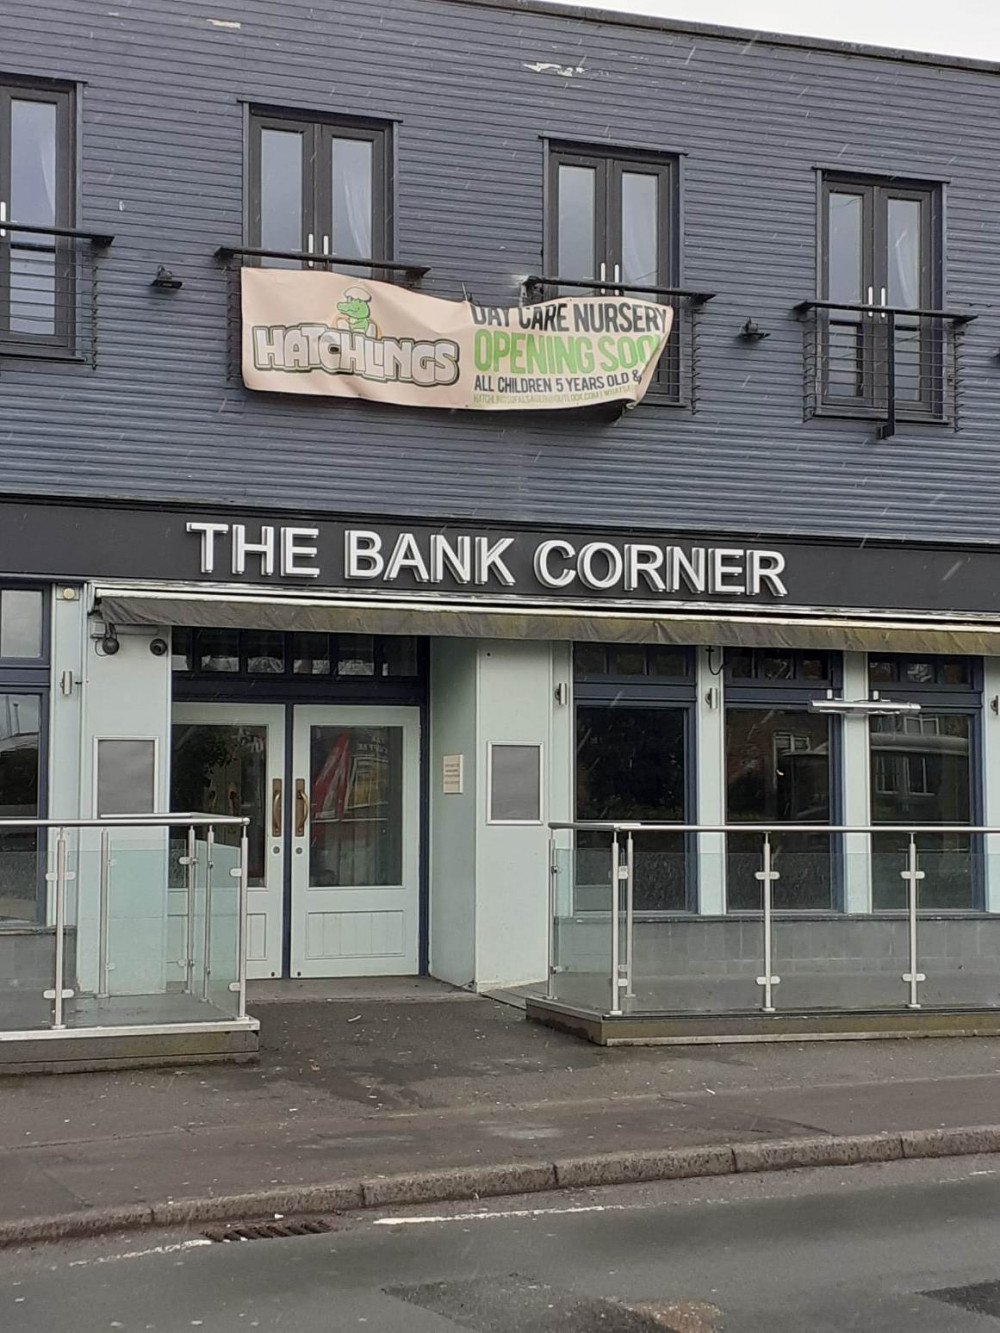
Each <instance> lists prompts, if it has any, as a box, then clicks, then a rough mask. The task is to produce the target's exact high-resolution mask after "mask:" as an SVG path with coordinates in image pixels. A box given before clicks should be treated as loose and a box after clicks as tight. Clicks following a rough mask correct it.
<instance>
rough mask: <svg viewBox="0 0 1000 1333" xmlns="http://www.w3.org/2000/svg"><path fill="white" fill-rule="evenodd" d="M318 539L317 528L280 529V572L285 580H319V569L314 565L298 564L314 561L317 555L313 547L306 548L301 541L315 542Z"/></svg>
mask: <svg viewBox="0 0 1000 1333" xmlns="http://www.w3.org/2000/svg"><path fill="white" fill-rule="evenodd" d="M318 537H319V528H282V529H281V572H282V574H283V575H284V576H285V577H286V578H289V577H298V578H306V579H318V578H319V569H318V568H317V566H316V565H304V564H301V563H300V562H301V561H303V560H315V559H316V556H317V554H318V551H317V548H316V547H315V546H313V545H309V546H306V545H304V544H303V540H301V539H304V540H305V541H309V542H315V541H316V540H317V539H318Z"/></svg>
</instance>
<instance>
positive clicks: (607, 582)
mask: <svg viewBox="0 0 1000 1333" xmlns="http://www.w3.org/2000/svg"><path fill="white" fill-rule="evenodd" d="M595 556H601V557H602V558H603V559H604V560H606V561H607V566H608V567H607V572H606V573H605V574H602V575H600V576H598V575H597V574H595V573H594V557H595ZM623 564H624V562H623V560H622V553H621V551H619V549H618V547H617V546H612V545H611V543H610V542H588V543H587V545H586V546H584V547H583V549H582V550H581V551H580V558H579V560H578V561H577V562H576V567H577V569H578V571H579V574H580V578H581V580H582V581H583V582H584V583H585V584H586V585H587V587H588V588H610V587H613V585H614V584H616V583H617V582H618V581H619V579H620V578H621V576H622V568H623Z"/></svg>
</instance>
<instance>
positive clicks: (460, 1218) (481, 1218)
mask: <svg viewBox="0 0 1000 1333" xmlns="http://www.w3.org/2000/svg"><path fill="white" fill-rule="evenodd" d="M645 1207H648V1205H646V1204H634V1203H632V1204H629V1203H592V1204H586V1205H580V1206H579V1207H576V1208H510V1209H503V1208H500V1209H497V1210H496V1211H495V1212H483V1213H456V1214H454V1216H452V1215H451V1214H447V1213H442V1214H439V1215H437V1216H431V1217H376V1218H375V1220H374V1221H373V1222H372V1226H373V1227H415V1226H425V1225H427V1224H428V1223H433V1222H494V1221H496V1220H497V1219H498V1218H503V1217H563V1216H566V1215H567V1214H569V1213H625V1212H635V1211H637V1210H638V1209H641V1208H645Z"/></svg>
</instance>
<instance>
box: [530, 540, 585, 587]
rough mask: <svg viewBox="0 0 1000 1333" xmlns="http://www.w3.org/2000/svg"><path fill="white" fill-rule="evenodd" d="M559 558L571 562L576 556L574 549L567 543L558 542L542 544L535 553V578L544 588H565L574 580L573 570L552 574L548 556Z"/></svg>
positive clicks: (574, 572)
mask: <svg viewBox="0 0 1000 1333" xmlns="http://www.w3.org/2000/svg"><path fill="white" fill-rule="evenodd" d="M553 553H554V554H556V555H559V556H561V557H562V558H563V559H564V560H572V559H573V557H574V556H575V555H576V547H575V546H571V545H570V543H569V542H564V541H560V540H558V538H557V539H556V540H554V541H550V542H542V544H541V545H540V546H539V547H538V548H537V549H536V551H535V578H536V579H537V580H538V582H539V583H542V584H544V585H545V587H546V588H565V587H566V586H567V585H568V584H570V583H572V582H573V580H574V579H575V578H576V570H575V569H564V570H562V572H561V573H559V574H553V572H552V570H551V569H550V568H549V556H550V555H552V554H553Z"/></svg>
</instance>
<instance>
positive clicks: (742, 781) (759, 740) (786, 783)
mask: <svg viewBox="0 0 1000 1333" xmlns="http://www.w3.org/2000/svg"><path fill="white" fill-rule="evenodd" d="M726 775H727V789H726V799H727V819H728V821H729V822H730V823H734V824H735V823H742V822H746V823H753V824H782V823H796V824H823V823H827V822H828V821H829V819H830V719H829V718H828V717H823V716H821V715H818V714H815V713H808V712H806V711H805V710H804V709H771V708H728V709H727V710H726ZM771 846H772V850H773V852H774V869H775V870H777V871H778V873H779V875H780V876H781V877H780V879H778V880H777V881H776V882H775V884H774V897H773V903H774V906H775V907H776V908H778V909H790V908H829V907H830V906H831V903H832V874H831V865H830V861H831V843H830V838H829V837H828V836H827V835H826V834H822V833H821V834H802V833H790V834H782V833H781V832H780V831H779V832H777V833H775V834H773V835H772V838H771ZM762 847H763V837H762V835H761V834H759V833H753V834H750V833H748V834H730V835H729V836H728V840H727V852H728V856H727V883H728V895H729V906H730V908H732V909H735V910H741V911H742V910H757V909H759V908H760V906H761V890H760V882H759V881H758V880H757V879H756V878H755V875H756V872H757V871H758V870H760V868H761V850H762Z"/></svg>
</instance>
